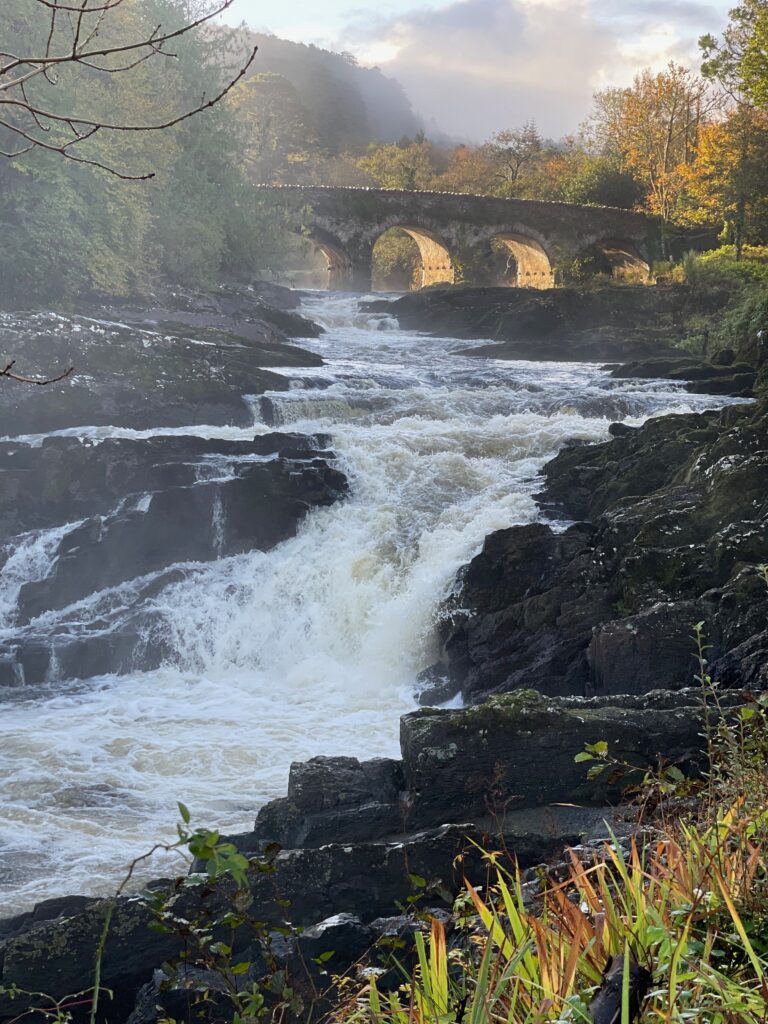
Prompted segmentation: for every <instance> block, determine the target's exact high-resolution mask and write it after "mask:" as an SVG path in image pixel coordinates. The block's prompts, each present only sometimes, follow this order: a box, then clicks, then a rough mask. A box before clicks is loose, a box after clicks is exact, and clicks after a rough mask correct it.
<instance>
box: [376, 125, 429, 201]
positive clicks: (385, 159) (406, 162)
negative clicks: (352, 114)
mask: <svg viewBox="0 0 768 1024" xmlns="http://www.w3.org/2000/svg"><path fill="white" fill-rule="evenodd" d="M357 165H358V167H359V168H360V170H362V171H365V173H366V174H369V175H370V176H371V178H373V180H374V181H375V182H376V183H377V184H378V185H381V186H382V187H383V188H403V189H409V190H414V189H415V190H419V189H428V188H430V187H431V186H432V181H433V179H434V177H435V173H436V170H437V167H436V157H435V152H434V148H433V146H432V144H431V143H430V142H427V141H426V140H425V139H424V138H423V137H422V138H421V139H413V140H411V139H401V140H400V142H398V143H396V144H392V145H388V146H377V145H372V146H370V147H369V148H368V151H367V152H366V154H365V156H363V157H361V158H360V159H359V160H358V161H357Z"/></svg>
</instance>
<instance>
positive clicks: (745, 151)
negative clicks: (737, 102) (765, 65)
mask: <svg viewBox="0 0 768 1024" xmlns="http://www.w3.org/2000/svg"><path fill="white" fill-rule="evenodd" d="M687 188H688V210H687V213H686V215H685V216H684V219H685V220H686V221H687V222H689V223H692V224H718V223H719V224H722V225H723V229H724V236H725V238H726V239H727V240H728V241H730V242H732V243H733V245H734V247H735V250H736V258H737V259H741V254H742V250H743V247H744V244H745V243H748V242H753V243H757V242H762V241H764V240H765V238H766V237H768V116H766V115H765V114H761V113H758V112H757V111H751V110H748V109H738V108H737V109H735V110H733V111H731V112H730V113H729V114H728V116H727V117H725V118H724V119H723V120H721V121H716V122H713V123H711V124H708V125H705V126H704V127H703V128H702V129H701V132H700V133H699V140H698V145H697V150H696V161H695V163H694V164H692V165H691V166H690V167H689V168H688V169H687Z"/></svg>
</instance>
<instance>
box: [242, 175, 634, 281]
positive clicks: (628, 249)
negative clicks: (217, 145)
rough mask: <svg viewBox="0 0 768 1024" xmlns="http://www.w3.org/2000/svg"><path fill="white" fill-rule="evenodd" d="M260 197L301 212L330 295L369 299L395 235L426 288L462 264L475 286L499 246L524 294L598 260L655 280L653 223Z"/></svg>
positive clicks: (483, 206)
mask: <svg viewBox="0 0 768 1024" xmlns="http://www.w3.org/2000/svg"><path fill="white" fill-rule="evenodd" d="M256 189H257V191H259V192H261V193H269V194H272V195H274V196H275V198H276V199H278V200H280V201H281V202H283V203H285V205H286V207H288V208H289V209H290V210H291V211H293V213H294V215H295V218H296V225H295V230H296V231H297V232H300V233H301V234H302V235H304V236H305V237H307V238H309V239H310V240H311V241H312V242H313V243H314V244H315V245H316V246H317V247H318V248H319V249H320V250H322V252H323V254H324V256H325V258H326V260H327V262H328V272H329V287H331V288H348V289H351V290H355V291H370V289H371V274H372V264H373V247H374V245H375V244H376V242H377V240H378V239H379V238H380V236H381V235H382V234H383V233H384V232H385V231H387V230H388V229H389V228H401V229H402V230H404V231H405V232H407V234H409V235H410V236H411V237H412V238H413V239H414V241H415V242H416V244H417V245H418V247H419V252H420V254H421V264H422V281H421V284H422V287H423V286H426V285H430V284H438V283H440V282H453V280H454V277H455V274H456V269H457V263H460V264H461V266H462V268H464V271H465V272H464V276H465V278H466V277H470V278H471V276H472V273H471V268H472V267H473V265H474V266H476V265H482V260H483V259H484V258H486V259H487V258H489V257H490V253H491V244H492V243H493V242H494V241H496V242H497V243H501V244H502V245H503V246H504V247H506V248H507V249H508V250H509V253H510V255H511V257H512V261H513V265H514V266H515V267H516V279H515V282H514V283H516V284H517V285H518V286H520V287H528V288H550V287H552V286H553V285H554V284H555V283H556V268H557V267H559V266H562V265H563V264H564V263H565V262H567V261H568V260H569V259H572V258H576V257H579V256H581V255H584V254H585V253H590V252H591V253H594V252H595V251H596V250H599V251H600V252H602V253H603V254H604V255H605V257H606V258H607V261H608V262H609V263H610V266H611V268H612V270H613V273H614V274H616V275H617V276H627V275H629V274H632V275H633V276H634V275H638V276H641V277H645V276H647V275H648V272H649V260H650V252H649V249H650V248H651V247H652V244H653V243H652V239H653V230H654V228H653V221H652V220H650V218H648V217H645V216H644V215H642V214H638V213H632V212H631V211H629V210H620V209H616V208H613V207H604V206H577V205H576V204H573V203H553V202H540V201H537V200H530V199H495V198H492V197H489V196H474V195H464V194H460V193H454V192H408V191H405V190H400V189H380V188H354V187H345V186H332V185H328V186H325V185H310V186H304V185H257V186H256ZM466 268H469V274H467V270H466Z"/></svg>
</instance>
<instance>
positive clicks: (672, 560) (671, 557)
mask: <svg viewBox="0 0 768 1024" xmlns="http://www.w3.org/2000/svg"><path fill="white" fill-rule="evenodd" d="M616 433H617V435H618V436H616V437H615V438H614V440H612V441H610V442H608V443H606V444H602V445H596V446H594V447H587V446H577V447H572V448H566V449H565V450H564V451H562V452H561V453H560V454H559V455H558V456H557V458H555V459H553V460H552V462H550V463H549V464H548V466H547V467H546V468H545V471H544V477H545V489H544V491H543V492H542V494H541V495H540V496H539V498H540V501H541V502H542V503H543V505H544V507H545V508H547V509H550V510H552V511H553V512H556V513H557V515H558V517H562V516H563V515H565V516H568V517H570V518H575V519H580V518H588V519H589V520H590V522H589V523H581V524H577V525H575V526H572V527H570V528H569V529H567V530H566V531H565V532H563V533H556V532H554V531H553V530H552V529H551V528H550V527H548V526H546V525H544V524H537V525H533V526H525V527H513V528H512V529H509V530H503V531H500V532H498V533H495V534H492V535H491V536H490V537H488V538H487V539H486V542H485V545H484V548H483V551H482V552H481V553H480V554H479V555H478V556H477V557H476V558H475V559H474V560H473V561H472V562H471V563H470V565H469V566H468V567H467V568H466V569H465V570H464V571H463V572H462V574H461V576H460V578H459V580H458V587H457V595H456V597H455V600H454V601H453V602H452V604H450V605H449V607H448V609H447V611H448V614H449V622H448V624H447V626H446V628H445V633H444V646H443V666H444V669H445V670H446V671H447V673H448V675H449V677H450V679H451V680H452V682H453V685H454V687H455V688H457V689H461V690H462V692H463V693H464V694H465V696H466V697H467V698H468V699H470V700H479V699H481V698H482V697H483V695H487V694H488V693H489V692H502V691H506V690H513V689H516V688H518V687H529V686H534V687H536V688H537V689H539V690H541V691H542V692H545V693H551V694H565V693H580V694H590V693H595V694H601V693H605V694H611V693H643V692H646V691H648V690H651V689H656V688H659V687H662V688H677V687H681V686H685V685H688V684H690V682H691V680H692V677H693V674H694V671H695V663H694V660H693V654H694V651H695V647H694V643H693V640H692V637H691V634H692V632H693V625H694V623H696V622H699V621H703V622H704V624H705V626H704V629H705V632H706V636H707V642H708V643H710V644H712V645H713V647H712V649H711V650H710V651H709V660H710V667H711V669H712V672H713V674H714V676H715V678H718V679H719V680H721V681H722V682H723V683H724V684H726V685H730V686H752V687H758V688H764V687H765V686H766V685H768V677H767V676H766V668H765V665H766V657H765V655H766V654H768V615H767V612H766V609H767V608H768V604H767V603H766V594H765V589H766V588H765V582H764V581H763V579H762V577H761V575H760V573H759V571H758V567H759V566H760V565H761V564H763V563H764V562H765V561H766V560H768V539H767V538H768V532H767V531H766V525H767V522H766V521H767V518H768V408H767V407H766V405H765V403H764V402H763V403H762V404H760V405H758V406H740V407H732V408H730V409H728V410H726V411H724V412H723V413H721V414H717V413H704V414H701V415H686V416H671V417H665V418H662V419H657V420H651V421H649V422H648V423H647V424H646V425H645V426H643V427H642V428H640V429H636V430H633V429H629V428H621V429H620V430H617V431H616Z"/></svg>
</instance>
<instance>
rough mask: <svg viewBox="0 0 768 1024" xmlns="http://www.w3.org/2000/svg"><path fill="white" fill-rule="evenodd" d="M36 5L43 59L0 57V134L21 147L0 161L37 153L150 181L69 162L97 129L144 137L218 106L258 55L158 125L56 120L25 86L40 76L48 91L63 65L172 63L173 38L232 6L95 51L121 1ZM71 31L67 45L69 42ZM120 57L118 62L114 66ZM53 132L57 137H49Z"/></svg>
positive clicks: (114, 67) (64, 116)
mask: <svg viewBox="0 0 768 1024" xmlns="http://www.w3.org/2000/svg"><path fill="white" fill-rule="evenodd" d="M36 2H37V3H38V4H39V5H40V6H41V7H42V8H44V9H45V10H46V12H47V13H46V14H45V15H44V17H46V18H50V21H49V27H48V34H47V40H46V44H45V52H44V53H40V54H37V55H29V56H24V55H17V54H13V53H10V52H2V51H0V55H1V56H2V57H4V58H6V60H5V63H4V64H3V65H0V108H3V107H5V108H7V109H6V112H5V113H3V111H2V109H0V115H2V116H0V129H5V130H6V131H8V132H10V133H11V134H13V135H15V136H17V137H18V138H20V139H22V140H23V141H24V143H26V145H23V146H20V147H18V148H15V147H14V146H13V145H6V146H5V147H3V148H2V149H0V157H2V156H4V157H6V158H8V159H16V158H17V157H20V156H22V155H23V154H25V153H28V152H29V151H30V150H31V149H34V148H35V147H39V148H40V149H42V150H46V151H47V152H51V153H57V154H59V155H61V156H63V157H65V158H66V159H68V160H72V161H74V162H77V163H82V164H86V165H89V166H92V167H97V168H99V169H101V170H104V171H106V172H108V173H110V174H113V175H114V176H116V177H118V178H121V179H122V180H125V181H144V180H146V179H148V178H151V177H153V176H154V175H153V174H152V173H151V172H147V173H141V174H132V173H128V172H127V171H123V170H119V169H118V168H115V167H114V166H112V165H111V164H110V163H105V162H103V161H101V160H99V159H98V158H96V157H93V156H88V157H86V156H80V155H76V154H75V153H72V152H71V149H72V148H73V147H76V146H79V145H80V144H81V143H84V142H86V140H88V139H89V138H92V137H93V135H95V134H96V132H98V131H101V130H102V129H105V130H107V131H111V132H136V133H143V132H158V131H164V130H166V129H169V128H173V127H175V126H176V125H179V124H181V123H182V122H184V121H187V120H189V119H190V118H192V117H195V116H196V115H197V114H201V113H202V112H203V111H206V110H209V109H210V108H211V107H214V106H216V105H217V104H218V103H220V102H221V101H222V100H223V99H224V98H225V97H226V96H227V94H228V93H229V92H230V91H231V90H232V89H233V88H234V86H235V85H236V84H237V83H238V82H239V81H241V79H242V78H243V77H244V76H245V75H246V74H247V73H248V71H249V69H250V67H251V65H252V64H253V62H254V60H255V58H256V53H257V48H256V47H254V48H253V49H251V50H250V51H249V52H248V53H247V56H245V58H244V61H243V64H242V66H240V67H239V69H238V70H237V72H236V73H232V74H231V75H229V76H228V79H227V81H226V83H225V84H224V85H223V86H222V87H221V88H220V89H219V90H218V91H217V92H216V94H215V95H214V96H212V97H211V98H210V99H209V98H208V97H207V96H206V94H203V95H202V96H201V97H200V100H199V102H198V103H196V104H195V105H194V106H193V107H191V108H190V109H186V110H182V111H181V112H180V113H176V114H173V115H171V116H168V117H166V118H165V119H164V120H161V121H158V122H153V123H144V124H142V123H139V124H125V123H120V122H113V121H106V120H102V119H94V117H93V115H92V116H90V117H89V116H86V112H85V111H83V112H72V111H64V112H62V113H58V112H56V111H55V109H53V110H49V109H47V107H48V106H49V105H52V104H49V103H45V104H41V102H40V101H39V100H37V99H36V98H35V97H34V93H30V92H29V91H28V90H27V85H28V83H29V82H30V81H31V80H32V79H34V78H36V77H37V76H39V75H43V76H44V77H45V79H46V81H47V82H48V83H49V84H50V85H53V86H55V85H56V84H57V80H58V76H56V75H54V74H53V72H54V71H55V70H56V69H57V68H59V67H62V66H74V67H80V66H81V67H82V68H83V69H84V73H85V74H88V73H89V72H94V71H95V72H98V73H100V74H107V75H117V74H122V73H125V72H129V71H131V70H133V69H135V68H137V67H138V66H139V65H141V64H144V63H145V62H146V61H149V60H151V59H152V58H153V57H171V58H172V57H175V56H176V54H174V53H172V52H171V51H170V50H168V49H167V48H166V47H167V44H168V43H169V42H170V41H171V40H175V39H179V38H181V37H182V36H185V35H187V34H188V33H190V32H193V31H194V30H195V29H197V28H200V27H201V26H203V25H205V24H206V23H207V22H210V21H211V19H213V18H215V17H217V16H218V15H220V14H221V13H222V12H223V11H226V10H227V9H228V8H229V7H230V6H231V5H232V3H233V2H234V0H219V2H217V4H216V6H215V8H214V9H213V10H209V11H208V13H204V14H200V15H199V16H198V17H196V18H194V19H193V20H192V21H188V22H186V23H185V24H183V25H181V26H180V27H178V28H175V29H173V30H167V31H164V30H163V26H162V25H156V26H155V27H154V28H153V29H152V30H151V31H149V28H147V35H143V36H142V37H141V38H137V39H133V40H130V39H129V40H127V41H126V40H124V41H122V42H119V41H115V43H114V45H102V46H101V47H99V48H97V47H95V46H93V40H94V38H95V37H96V36H97V35H98V33H99V28H100V26H101V24H102V22H103V20H104V19H105V18H106V17H107V16H108V14H109V12H111V11H114V10H115V9H116V8H118V7H119V6H120V5H121V4H122V3H124V2H125V0H36ZM59 15H63V16H64V17H65V19H66V21H67V22H68V28H66V27H65V26H64V25H62V30H63V36H64V38H63V40H62V39H61V38H60V37H61V36H62V30H59V29H58V27H57V17H58V16H59ZM86 19H88V20H86ZM70 32H71V41H68V37H69V33H70ZM62 42H63V43H64V51H65V52H63V53H62V52H57V51H60V50H61V49H62V46H61V43H62ZM121 56H122V57H123V58H124V59H123V60H120V57H121ZM85 69H87V70H85ZM56 126H58V130H57V131H54V128H56Z"/></svg>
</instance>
